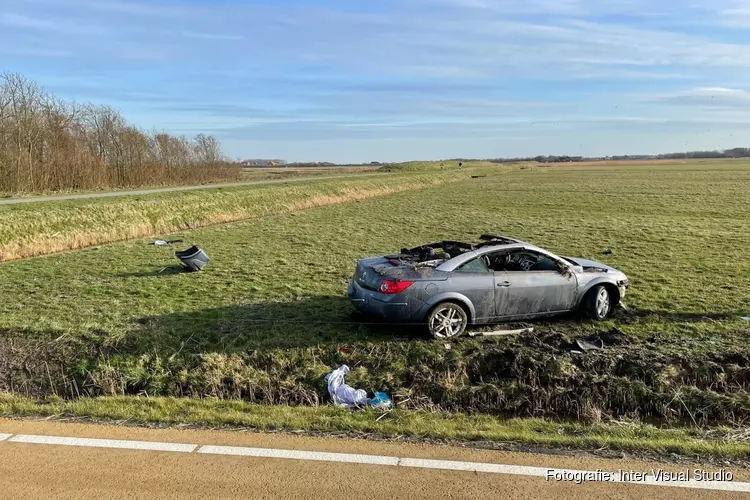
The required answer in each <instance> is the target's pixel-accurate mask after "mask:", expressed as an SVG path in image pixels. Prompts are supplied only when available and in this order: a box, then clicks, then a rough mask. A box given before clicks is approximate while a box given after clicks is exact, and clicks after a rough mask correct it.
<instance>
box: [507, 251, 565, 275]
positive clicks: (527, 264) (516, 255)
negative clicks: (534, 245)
mask: <svg viewBox="0 0 750 500" xmlns="http://www.w3.org/2000/svg"><path fill="white" fill-rule="evenodd" d="M504 271H507V272H527V271H553V272H558V271H559V269H558V267H557V264H556V263H555V261H554V260H553V259H551V258H549V257H547V256H546V255H542V254H539V253H536V252H532V251H530V250H518V251H515V252H511V253H510V255H509V256H508V259H507V260H506V262H505V268H504Z"/></svg>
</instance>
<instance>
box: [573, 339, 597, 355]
mask: <svg viewBox="0 0 750 500" xmlns="http://www.w3.org/2000/svg"><path fill="white" fill-rule="evenodd" d="M575 345H576V347H578V350H580V351H583V352H588V351H601V350H602V349H604V341H603V340H602V339H600V338H599V337H595V338H593V339H591V340H581V339H576V340H575Z"/></svg>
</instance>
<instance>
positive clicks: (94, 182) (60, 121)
mask: <svg viewBox="0 0 750 500" xmlns="http://www.w3.org/2000/svg"><path fill="white" fill-rule="evenodd" d="M237 176H239V168H237V167H233V166H229V165H228V164H227V163H224V160H223V156H222V154H221V148H220V145H219V143H218V141H217V140H216V139H215V138H213V137H210V136H206V135H203V134H199V135H198V136H197V137H196V138H195V140H194V141H190V140H188V139H187V138H185V137H183V136H172V135H169V134H167V133H155V134H151V135H147V134H145V133H144V132H142V131H141V130H139V129H138V128H136V127H134V126H132V125H130V124H128V123H127V121H126V120H125V118H124V117H123V116H122V114H120V112H119V111H118V110H116V109H114V108H112V107H110V106H101V105H93V104H83V105H78V104H76V103H74V102H68V101H65V100H63V99H59V98H57V97H55V96H53V95H52V94H50V93H48V92H46V91H45V90H44V89H42V88H40V87H39V86H38V85H37V84H36V83H34V82H33V81H31V80H29V79H27V78H25V77H23V76H22V75H19V74H15V73H7V74H2V75H0V192H6V193H17V192H29V191H50V190H64V189H85V188H88V189H93V188H106V187H118V186H138V185H150V184H153V185H157V184H169V183H172V184H174V183H179V182H190V181H191V180H201V181H205V180H225V179H233V178H236V177H237Z"/></svg>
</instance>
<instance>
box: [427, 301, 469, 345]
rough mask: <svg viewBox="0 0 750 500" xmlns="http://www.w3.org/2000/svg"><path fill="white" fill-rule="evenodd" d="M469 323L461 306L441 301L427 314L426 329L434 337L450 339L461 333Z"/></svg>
mask: <svg viewBox="0 0 750 500" xmlns="http://www.w3.org/2000/svg"><path fill="white" fill-rule="evenodd" d="M468 323H469V317H468V316H467V314H466V311H464V309H463V307H461V306H459V305H458V304H454V303H453V302H443V303H441V304H438V305H437V306H435V308H434V309H433V310H432V311H431V312H430V314H429V315H428V316H427V329H428V330H429V332H430V335H432V336H433V337H434V338H436V339H451V338H454V337H458V336H459V335H461V334H462V333H463V332H464V330H466V326H467V325H468Z"/></svg>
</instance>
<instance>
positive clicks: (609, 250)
mask: <svg viewBox="0 0 750 500" xmlns="http://www.w3.org/2000/svg"><path fill="white" fill-rule="evenodd" d="M602 253H603V254H604V255H612V250H611V249H609V248H605V249H604V250H602Z"/></svg>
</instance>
